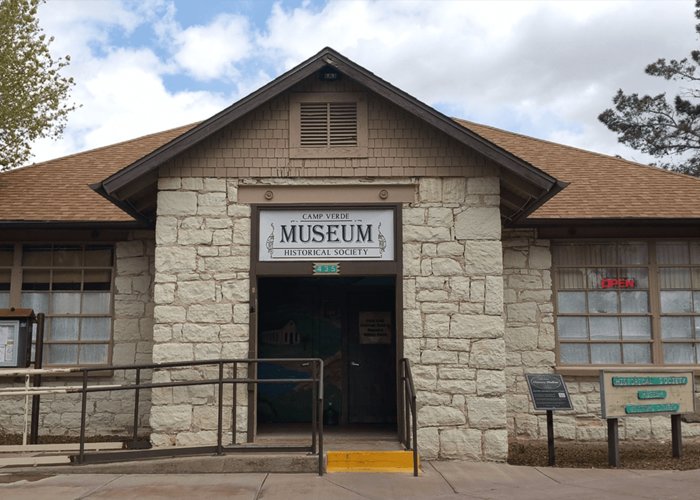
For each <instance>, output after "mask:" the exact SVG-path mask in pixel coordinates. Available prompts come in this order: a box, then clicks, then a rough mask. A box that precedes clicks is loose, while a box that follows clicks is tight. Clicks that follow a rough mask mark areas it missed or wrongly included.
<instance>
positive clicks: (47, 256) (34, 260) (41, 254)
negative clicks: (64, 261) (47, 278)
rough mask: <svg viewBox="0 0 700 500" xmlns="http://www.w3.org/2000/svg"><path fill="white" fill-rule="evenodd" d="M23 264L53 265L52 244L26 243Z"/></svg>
mask: <svg viewBox="0 0 700 500" xmlns="http://www.w3.org/2000/svg"><path fill="white" fill-rule="evenodd" d="M22 265H24V266H39V267H49V266H50V265H51V245H24V246H23V247H22Z"/></svg>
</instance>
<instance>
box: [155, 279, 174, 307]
mask: <svg viewBox="0 0 700 500" xmlns="http://www.w3.org/2000/svg"><path fill="white" fill-rule="evenodd" d="M174 300H175V283H156V284H155V285H154V287H153V301H154V302H155V303H156V304H171V303H172V302H173V301H174Z"/></svg>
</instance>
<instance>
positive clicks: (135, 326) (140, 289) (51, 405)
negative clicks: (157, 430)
mask: <svg viewBox="0 0 700 500" xmlns="http://www.w3.org/2000/svg"><path fill="white" fill-rule="evenodd" d="M153 238H154V236H153V232H152V231H136V232H134V233H132V235H131V236H130V239H129V240H128V241H121V242H117V243H116V244H115V253H116V262H115V268H114V269H115V272H114V322H113V348H112V364H114V365H122V364H135V363H150V362H151V347H152V344H153V336H152V332H153V301H152V291H153V288H152V287H153V268H154V262H153V256H154V247H155V245H154V239H153ZM142 380H144V381H147V380H148V374H147V373H145V374H144V376H142ZM125 381H133V372H131V373H129V372H126V373H125V372H124V371H121V370H117V371H114V372H113V374H112V375H111V376H100V377H95V378H93V379H91V380H90V382H89V383H90V385H97V384H120V383H123V382H125ZM78 384H80V380H79V379H76V378H75V377H62V378H53V379H50V378H45V379H44V382H43V384H42V385H46V386H63V385H78ZM18 385H19V384H17V383H13V382H12V381H10V380H2V381H0V387H8V386H15V387H16V386H18ZM149 392H150V391H142V393H141V396H140V405H139V415H140V421H139V433H140V434H148V432H149V427H148V416H149V413H150V394H149ZM133 401H134V396H133V392H130V391H119V392H97V393H92V394H90V395H89V396H88V406H87V408H88V414H87V417H88V418H87V427H86V432H87V434H88V435H119V436H127V435H131V433H132V432H133V415H134V413H133V412H134V406H133ZM80 408H81V405H80V396H79V395H77V394H61V395H43V396H41V413H40V418H39V433H40V435H51V436H62V435H69V436H77V434H78V432H79V430H80ZM0 415H2V419H1V420H0V433H1V432H7V433H21V432H22V431H23V428H24V398H8V397H0Z"/></svg>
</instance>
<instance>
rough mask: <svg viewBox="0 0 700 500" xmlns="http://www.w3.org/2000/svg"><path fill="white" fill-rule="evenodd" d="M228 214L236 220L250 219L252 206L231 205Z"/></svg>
mask: <svg viewBox="0 0 700 500" xmlns="http://www.w3.org/2000/svg"><path fill="white" fill-rule="evenodd" d="M230 200H231V198H230V197H229V201H230ZM226 213H227V214H228V215H229V216H231V217H233V218H234V219H236V220H238V219H243V218H245V217H250V205H229V206H228V209H227V210H226Z"/></svg>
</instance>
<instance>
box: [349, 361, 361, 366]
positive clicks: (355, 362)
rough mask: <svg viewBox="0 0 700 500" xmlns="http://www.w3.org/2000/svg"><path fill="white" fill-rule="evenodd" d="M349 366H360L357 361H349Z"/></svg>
mask: <svg viewBox="0 0 700 500" xmlns="http://www.w3.org/2000/svg"><path fill="white" fill-rule="evenodd" d="M350 366H360V363H358V362H357V361H350Z"/></svg>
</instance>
